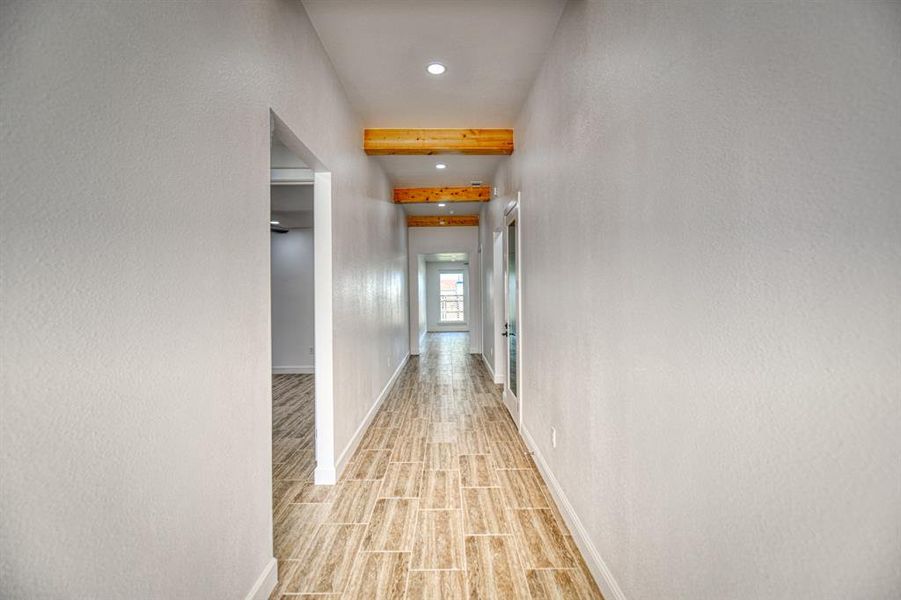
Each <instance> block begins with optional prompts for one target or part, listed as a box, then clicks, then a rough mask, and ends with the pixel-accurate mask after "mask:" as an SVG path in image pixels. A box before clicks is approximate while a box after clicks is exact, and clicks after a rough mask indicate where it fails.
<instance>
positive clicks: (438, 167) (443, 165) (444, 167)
mask: <svg viewBox="0 0 901 600" xmlns="http://www.w3.org/2000/svg"><path fill="white" fill-rule="evenodd" d="M435 168H436V169H446V168H447V165H446V164H444V163H438V164H437V165H435Z"/></svg>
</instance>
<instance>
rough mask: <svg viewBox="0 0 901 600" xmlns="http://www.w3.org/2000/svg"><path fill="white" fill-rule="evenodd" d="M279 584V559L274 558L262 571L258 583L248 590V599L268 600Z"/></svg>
mask: <svg viewBox="0 0 901 600" xmlns="http://www.w3.org/2000/svg"><path fill="white" fill-rule="evenodd" d="M277 584H278V561H277V560H275V559H274V558H272V559H270V560H269V562H268V563H266V567H265V568H264V569H263V572H262V573H260V576H259V577H258V578H257V581H256V583H254V584H253V587H252V588H250V591H249V592H247V596H246V600H267V599H268V598H269V595H270V594H272V590H274V589H275V586H276V585H277Z"/></svg>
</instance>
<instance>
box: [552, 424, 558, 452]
mask: <svg viewBox="0 0 901 600" xmlns="http://www.w3.org/2000/svg"><path fill="white" fill-rule="evenodd" d="M551 447H553V448H556V447H557V428H556V427H551Z"/></svg>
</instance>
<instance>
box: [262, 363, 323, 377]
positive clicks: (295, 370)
mask: <svg viewBox="0 0 901 600" xmlns="http://www.w3.org/2000/svg"><path fill="white" fill-rule="evenodd" d="M272 374H273V375H315V374H316V367H314V366H313V365H293V366H291V365H288V366H284V367H275V366H273V367H272Z"/></svg>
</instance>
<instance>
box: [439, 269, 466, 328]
mask: <svg viewBox="0 0 901 600" xmlns="http://www.w3.org/2000/svg"><path fill="white" fill-rule="evenodd" d="M445 274H453V275H460V277H461V280H462V283H463V294H462V299H463V300H462V302H463V310H462V313H463V320H462V321H445V320H444V319H443V318H442V317H443V315H442V314H441V295H442V294H441V276H442V275H445ZM468 297H469V283H468V277H467V270H466V269H465V268H459V269H438V325H440V326H459V325H468V324H469V306H468V305H469V301H468V300H467V298H468Z"/></svg>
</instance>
